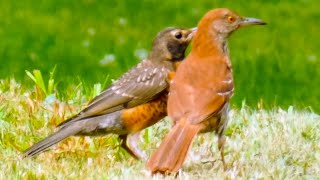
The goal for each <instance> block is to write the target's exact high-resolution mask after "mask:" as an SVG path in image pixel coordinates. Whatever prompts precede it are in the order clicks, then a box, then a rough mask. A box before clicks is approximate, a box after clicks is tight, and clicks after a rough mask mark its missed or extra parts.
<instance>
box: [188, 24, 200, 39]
mask: <svg viewBox="0 0 320 180" xmlns="http://www.w3.org/2000/svg"><path fill="white" fill-rule="evenodd" d="M189 30H190V31H191V33H190V34H189V35H188V38H187V39H188V40H191V39H192V38H193V36H194V35H195V34H196V32H197V30H198V27H193V28H190V29H189Z"/></svg>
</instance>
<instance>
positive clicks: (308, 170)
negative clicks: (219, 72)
mask: <svg viewBox="0 0 320 180" xmlns="http://www.w3.org/2000/svg"><path fill="white" fill-rule="evenodd" d="M0 92H1V93H0V159H1V171H0V179H75V178H76V179H113V178H118V179H127V178H130V179H139V178H148V179H150V178H151V175H150V174H149V172H148V171H147V169H146V168H145V163H144V162H141V161H137V160H135V159H133V158H132V157H130V156H129V155H128V154H126V153H125V152H124V151H123V150H122V149H120V148H119V141H118V140H117V137H116V136H115V135H108V136H104V137H95V138H89V137H85V138H84V137H72V138H69V139H68V140H66V141H64V142H62V143H59V144H58V145H57V146H54V148H52V149H51V150H50V151H47V152H45V153H42V154H40V155H39V156H37V157H35V158H31V159H22V158H21V151H22V150H24V149H26V148H28V147H29V146H30V145H32V144H33V143H35V142H37V141H39V140H40V139H42V138H44V137H45V136H47V135H48V134H50V133H52V132H53V131H54V128H55V126H56V124H58V123H59V122H61V121H62V120H63V119H65V118H66V117H67V116H70V115H71V114H74V113H76V112H78V110H79V109H80V107H81V106H80V104H82V102H81V99H83V98H89V97H90V96H91V95H89V94H85V93H84V92H83V88H82V87H81V86H79V87H78V89H77V90H76V91H72V95H73V97H72V98H70V99H69V105H68V104H66V103H65V102H61V101H59V100H57V99H53V100H52V99H51V100H50V98H47V99H46V100H41V99H37V97H39V96H40V95H39V94H38V93H39V91H38V90H37V89H36V88H33V90H27V89H26V88H25V87H23V86H22V85H21V84H18V83H17V82H15V81H14V80H11V81H0ZM169 128H170V123H169V121H168V119H166V120H164V121H161V122H160V123H158V124H156V125H155V126H153V127H151V128H149V129H147V130H145V131H144V132H143V135H142V139H143V142H142V143H141V147H142V148H143V149H144V150H145V151H146V152H147V153H148V154H150V153H151V152H153V151H154V150H155V148H156V147H157V146H158V145H159V144H160V142H161V138H162V137H163V135H164V134H165V133H166V132H167V131H168V129H169ZM226 135H227V143H226V147H225V148H226V150H225V158H226V162H227V167H228V169H227V170H226V171H223V167H222V163H221V161H220V155H219V153H218V150H217V143H216V142H217V138H216V136H215V135H214V134H213V133H207V134H201V135H199V136H198V137H197V138H196V140H195V141H194V143H193V147H192V149H191V151H190V152H189V155H188V158H187V161H186V163H185V164H184V166H183V168H182V170H181V172H180V173H179V174H178V176H177V177H178V178H179V179H186V178H188V179H194V178H197V179H198V178H202V179H212V178H214V179H235V178H237V179H238V178H242V179H318V178H320V166H319V162H320V144H319V141H320V117H319V115H316V114H314V113H312V112H310V111H298V110H296V109H295V108H293V107H292V106H291V107H289V108H288V109H281V108H278V107H274V108H273V109H271V110H268V111H266V110H263V109H253V108H249V107H247V106H246V105H244V104H243V105H242V107H241V108H239V109H238V108H233V109H232V110H231V112H230V123H229V126H228V128H227V131H226ZM154 178H155V179H159V178H160V177H158V175H157V176H155V177H154ZM166 178H167V179H173V178H174V177H173V176H168V177H166Z"/></svg>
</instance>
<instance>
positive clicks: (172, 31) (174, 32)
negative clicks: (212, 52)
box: [148, 28, 196, 61]
mask: <svg viewBox="0 0 320 180" xmlns="http://www.w3.org/2000/svg"><path fill="white" fill-rule="evenodd" d="M195 31H196V28H192V29H183V28H166V29H165V30H163V31H160V32H159V33H158V35H157V36H156V38H155V40H154V42H153V45H152V49H151V52H150V54H149V58H148V59H150V60H160V61H163V60H167V61H180V60H183V59H184V57H185V51H186V49H187V47H188V45H189V43H190V42H191V40H192V38H193V35H194V33H195Z"/></svg>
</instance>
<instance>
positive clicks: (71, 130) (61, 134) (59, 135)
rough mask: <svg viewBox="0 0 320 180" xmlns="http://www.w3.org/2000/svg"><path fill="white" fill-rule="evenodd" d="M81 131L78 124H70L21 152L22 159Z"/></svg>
mask: <svg viewBox="0 0 320 180" xmlns="http://www.w3.org/2000/svg"><path fill="white" fill-rule="evenodd" d="M81 130H82V127H81V126H79V124H78V123H74V124H70V125H69V126H65V127H63V128H61V129H59V130H58V131H57V132H55V133H53V134H51V135H50V136H49V137H47V138H45V139H43V140H42V141H40V142H38V143H36V144H34V145H33V146H31V147H30V148H29V149H27V150H25V151H24V152H23V157H32V156H35V155H37V154H39V153H41V152H43V151H45V150H46V149H48V148H49V147H51V146H53V145H55V144H57V143H58V142H60V141H62V140H64V139H66V138H67V137H69V136H72V135H75V134H77V133H78V132H80V131H81Z"/></svg>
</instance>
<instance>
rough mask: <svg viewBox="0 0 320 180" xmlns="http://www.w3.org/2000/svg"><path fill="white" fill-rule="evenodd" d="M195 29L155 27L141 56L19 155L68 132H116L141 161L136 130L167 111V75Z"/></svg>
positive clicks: (38, 149) (37, 149) (181, 56)
mask: <svg viewBox="0 0 320 180" xmlns="http://www.w3.org/2000/svg"><path fill="white" fill-rule="evenodd" d="M195 30H196V29H195V28H194V29H182V28H167V29H165V30H163V31H161V32H159V33H158V35H157V37H156V38H155V40H154V43H153V46H152V50H151V52H150V54H149V56H148V58H147V59H146V60H143V61H142V62H141V63H139V64H138V65H137V66H135V67H134V68H132V69H131V70H130V71H128V72H127V73H125V74H124V75H123V76H122V77H120V79H119V80H117V81H116V82H114V83H113V84H112V85H111V86H110V87H109V88H107V89H106V90H105V91H103V92H102V93H101V94H100V95H99V96H97V97H95V98H94V99H93V100H91V102H90V103H89V104H88V106H87V107H86V108H85V109H84V110H82V111H81V112H80V113H79V114H77V115H76V116H74V117H72V118H70V119H68V120H66V121H65V122H63V123H61V124H60V125H59V130H58V131H57V132H55V133H53V134H52V135H50V136H49V137H47V138H45V139H44V140H42V141H40V142H38V143H36V144H35V145H33V146H32V147H30V148H29V149H27V150H26V151H25V152H24V154H23V155H24V157H27V156H34V155H37V154H39V153H41V152H43V151H44V150H46V149H48V148H49V147H51V146H53V145H54V144H56V143H58V142H60V141H62V140H64V139H65V138H67V137H69V136H72V135H93V136H94V135H104V134H110V133H115V134H119V137H120V138H121V139H122V144H121V145H122V147H123V148H124V149H126V150H127V151H128V152H129V153H130V154H131V155H132V156H133V157H135V158H137V159H139V158H142V159H144V160H146V159H147V157H146V155H145V154H144V153H143V151H141V150H140V149H139V148H138V140H139V139H137V138H139V132H140V131H141V130H142V129H144V128H147V127H149V126H151V125H153V124H155V123H157V122H158V121H159V120H161V119H162V118H164V117H165V116H166V115H167V96H168V87H169V81H170V76H171V75H172V74H171V73H174V72H175V70H176V66H177V64H178V63H179V62H180V61H182V60H183V59H184V57H185V50H186V48H187V46H188V45H189V43H190V41H191V39H192V37H193V33H194V31H195ZM168 78H169V79H168Z"/></svg>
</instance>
